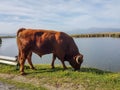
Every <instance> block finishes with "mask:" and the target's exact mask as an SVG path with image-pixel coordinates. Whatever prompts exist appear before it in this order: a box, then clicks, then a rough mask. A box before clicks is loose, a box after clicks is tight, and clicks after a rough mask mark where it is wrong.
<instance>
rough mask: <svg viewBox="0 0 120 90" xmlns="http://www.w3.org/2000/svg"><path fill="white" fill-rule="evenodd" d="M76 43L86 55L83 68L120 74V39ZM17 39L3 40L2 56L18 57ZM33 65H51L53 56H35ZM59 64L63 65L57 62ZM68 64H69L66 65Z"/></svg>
mask: <svg viewBox="0 0 120 90" xmlns="http://www.w3.org/2000/svg"><path fill="white" fill-rule="evenodd" d="M75 42H76V44H77V46H78V48H79V50H80V52H81V53H82V54H83V55H84V62H83V64H82V66H85V67H94V68H98V69H102V70H109V71H114V72H120V39H119V38H78V39H75ZM17 52H18V50H17V45H16V39H15V38H10V39H2V45H0V55H7V56H13V57H14V56H16V55H17ZM32 59H33V63H37V64H38V63H43V64H50V63H51V59H52V55H51V54H49V55H44V56H43V57H42V58H40V57H39V56H37V55H35V54H33V57H32ZM55 63H57V64H61V62H60V61H59V60H56V62H55ZM66 64H68V63H66Z"/></svg>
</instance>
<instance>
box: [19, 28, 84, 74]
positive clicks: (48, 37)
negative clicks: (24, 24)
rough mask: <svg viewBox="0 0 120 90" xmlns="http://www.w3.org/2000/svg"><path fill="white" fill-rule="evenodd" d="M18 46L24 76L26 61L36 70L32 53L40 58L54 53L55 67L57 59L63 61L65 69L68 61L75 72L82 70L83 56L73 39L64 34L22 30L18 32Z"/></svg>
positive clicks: (21, 71) (40, 30) (41, 30)
mask: <svg viewBox="0 0 120 90" xmlns="http://www.w3.org/2000/svg"><path fill="white" fill-rule="evenodd" d="M17 45H18V51H19V54H18V59H19V63H20V73H21V74H22V75H23V74H24V63H25V60H26V59H28V62H29V64H30V66H31V68H32V69H33V68H34V67H33V65H32V62H31V54H32V52H34V53H36V54H37V55H39V56H40V57H41V56H42V55H45V54H50V53H53V61H52V65H53V67H54V61H55V59H56V57H57V58H58V59H60V60H61V62H62V64H63V67H64V69H66V66H65V64H64V61H68V62H69V63H70V65H71V66H72V67H73V68H74V69H75V70H80V66H81V64H82V62H83V55H82V54H80V53H79V50H78V48H77V46H76V44H75V42H74V40H73V38H72V37H70V36H69V35H67V34H65V33H64V32H57V31H50V30H43V29H39V30H37V29H25V28H21V29H19V30H18V32H17Z"/></svg>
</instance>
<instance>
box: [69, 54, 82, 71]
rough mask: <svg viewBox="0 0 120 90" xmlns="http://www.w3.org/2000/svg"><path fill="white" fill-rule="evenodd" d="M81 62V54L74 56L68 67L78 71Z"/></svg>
mask: <svg viewBox="0 0 120 90" xmlns="http://www.w3.org/2000/svg"><path fill="white" fill-rule="evenodd" d="M82 62H83V55H82V54H79V55H76V56H74V57H73V59H72V60H70V61H69V63H70V65H71V66H72V67H73V68H74V70H80V67H81V64H82Z"/></svg>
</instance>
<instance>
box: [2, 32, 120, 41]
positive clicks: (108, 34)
mask: <svg viewBox="0 0 120 90" xmlns="http://www.w3.org/2000/svg"><path fill="white" fill-rule="evenodd" d="M70 36H71V37H73V38H91V37H113V38H120V32H103V33H86V34H84V33H80V34H70ZM15 37H16V35H14V36H9V35H8V36H0V39H1V38H15Z"/></svg>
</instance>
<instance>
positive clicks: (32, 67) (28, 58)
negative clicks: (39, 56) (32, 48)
mask: <svg viewBox="0 0 120 90" xmlns="http://www.w3.org/2000/svg"><path fill="white" fill-rule="evenodd" d="M31 57H32V52H30V53H29V54H28V56H27V61H28V63H29V65H30V69H35V68H34V66H33V64H32V61H31Z"/></svg>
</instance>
